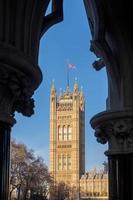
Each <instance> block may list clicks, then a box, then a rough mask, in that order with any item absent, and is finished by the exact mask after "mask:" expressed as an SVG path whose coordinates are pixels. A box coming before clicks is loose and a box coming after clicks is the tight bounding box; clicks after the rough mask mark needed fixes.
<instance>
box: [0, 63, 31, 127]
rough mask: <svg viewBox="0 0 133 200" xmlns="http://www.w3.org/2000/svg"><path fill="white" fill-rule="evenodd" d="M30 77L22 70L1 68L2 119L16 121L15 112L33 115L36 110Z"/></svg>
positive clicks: (0, 110) (0, 101)
mask: <svg viewBox="0 0 133 200" xmlns="http://www.w3.org/2000/svg"><path fill="white" fill-rule="evenodd" d="M33 92H34V90H33V88H32V83H31V82H30V79H29V78H28V77H27V76H26V75H25V74H24V73H22V72H20V71H14V70H11V69H9V68H6V66H5V68H0V121H3V122H7V123H9V124H11V125H13V124H14V123H15V119H14V112H15V111H17V112H20V113H22V114H23V115H25V116H31V115H32V114H33V113H34V111H33V108H34V100H33V99H32V95H33Z"/></svg>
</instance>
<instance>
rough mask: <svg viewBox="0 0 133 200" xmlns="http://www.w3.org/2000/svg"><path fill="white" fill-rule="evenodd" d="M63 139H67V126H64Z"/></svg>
mask: <svg viewBox="0 0 133 200" xmlns="http://www.w3.org/2000/svg"><path fill="white" fill-rule="evenodd" d="M63 139H64V140H65V141H66V140H67V128H66V127H65V126H63Z"/></svg>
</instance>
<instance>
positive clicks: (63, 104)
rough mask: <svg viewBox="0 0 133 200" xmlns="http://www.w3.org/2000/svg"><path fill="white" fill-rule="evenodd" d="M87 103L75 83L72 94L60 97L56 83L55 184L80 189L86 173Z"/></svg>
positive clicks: (52, 132)
mask: <svg viewBox="0 0 133 200" xmlns="http://www.w3.org/2000/svg"><path fill="white" fill-rule="evenodd" d="M84 108H85V101H84V95H83V91H82V90H81V91H79V89H78V84H77V82H76V81H75V84H74V90H73V92H72V93H71V92H70V90H69V86H67V88H66V91H65V92H64V93H62V91H60V95H59V97H57V94H56V88H55V85H54V82H53V84H52V88H51V96H50V172H51V174H52V176H53V177H54V181H55V183H59V182H62V181H63V182H65V183H66V184H68V185H69V186H70V185H71V186H75V187H76V188H79V179H80V177H81V175H82V174H84V172H85V128H84V126H85V112H84Z"/></svg>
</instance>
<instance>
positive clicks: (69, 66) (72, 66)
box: [68, 63, 76, 69]
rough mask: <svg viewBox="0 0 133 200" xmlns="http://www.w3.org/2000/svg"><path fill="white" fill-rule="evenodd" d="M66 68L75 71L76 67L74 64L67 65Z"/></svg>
mask: <svg viewBox="0 0 133 200" xmlns="http://www.w3.org/2000/svg"><path fill="white" fill-rule="evenodd" d="M68 68H69V69H75V68H76V65H75V64H72V63H68Z"/></svg>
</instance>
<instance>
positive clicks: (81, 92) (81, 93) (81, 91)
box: [80, 86, 84, 96]
mask: <svg viewBox="0 0 133 200" xmlns="http://www.w3.org/2000/svg"><path fill="white" fill-rule="evenodd" d="M80 95H81V96H84V94H83V86H81V89H80Z"/></svg>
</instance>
